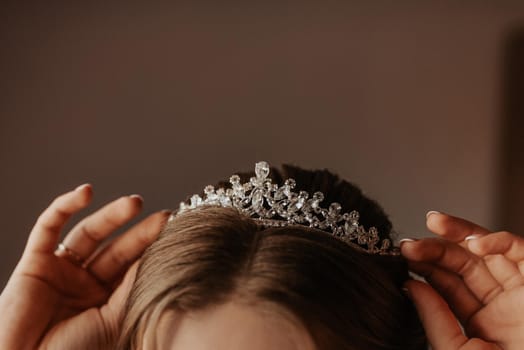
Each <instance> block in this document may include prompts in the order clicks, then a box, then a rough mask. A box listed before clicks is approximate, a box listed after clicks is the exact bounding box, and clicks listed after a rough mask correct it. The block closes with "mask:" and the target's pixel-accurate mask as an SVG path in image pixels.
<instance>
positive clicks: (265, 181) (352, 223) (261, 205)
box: [170, 162, 400, 255]
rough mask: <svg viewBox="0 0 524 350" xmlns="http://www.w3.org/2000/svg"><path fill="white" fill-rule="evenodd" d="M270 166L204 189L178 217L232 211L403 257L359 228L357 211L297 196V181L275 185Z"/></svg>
mask: <svg viewBox="0 0 524 350" xmlns="http://www.w3.org/2000/svg"><path fill="white" fill-rule="evenodd" d="M269 171H270V167H269V164H268V163H266V162H258V163H256V165H255V174H256V176H255V177H252V178H251V179H250V180H249V182H247V183H241V182H240V177H239V176H238V175H233V176H231V178H230V179H229V182H230V183H231V188H228V189H224V188H218V189H215V188H214V187H213V186H211V185H209V186H206V187H205V188H204V196H203V197H201V196H199V195H197V194H195V195H193V196H192V197H191V199H190V201H189V203H185V202H182V203H180V207H179V208H178V211H177V212H176V213H174V214H173V215H172V216H171V218H170V219H173V218H174V216H176V215H177V214H178V213H183V212H185V211H187V210H191V209H195V208H198V207H202V206H219V207H232V208H236V209H237V210H238V211H240V212H241V213H243V214H244V215H247V216H248V217H250V218H252V219H253V220H255V221H257V222H258V223H259V224H260V225H261V226H263V227H284V226H291V225H303V226H307V227H311V228H314V229H318V230H322V231H325V232H327V233H330V234H331V235H333V236H334V237H336V238H338V239H340V240H342V241H344V242H345V243H347V244H348V245H350V246H352V247H353V248H355V249H357V250H360V251H364V252H366V253H369V254H379V255H399V254H400V251H399V249H398V248H397V247H394V246H393V245H392V242H391V240H390V239H380V237H379V235H378V231H377V229H376V228H375V227H370V228H369V229H367V230H366V229H365V228H364V227H363V226H362V225H360V224H359V222H358V220H359V218H360V214H359V213H358V211H356V210H353V211H351V212H349V213H341V211H342V207H341V205H340V204H339V203H336V202H333V203H331V204H329V206H328V207H327V208H325V207H322V206H321V205H320V203H321V202H322V201H323V200H324V194H323V193H322V192H315V193H313V194H312V195H311V197H310V195H309V193H308V192H306V191H300V192H298V193H296V192H294V191H293V189H294V188H295V186H296V182H295V180H294V179H291V178H290V179H287V180H286V181H285V182H284V184H283V185H282V186H279V185H277V184H274V183H273V182H272V180H271V178H270V177H269Z"/></svg>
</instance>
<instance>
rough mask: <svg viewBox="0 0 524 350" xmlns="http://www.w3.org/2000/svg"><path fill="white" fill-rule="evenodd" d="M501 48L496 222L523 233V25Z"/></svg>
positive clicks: (506, 228) (511, 34)
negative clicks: (499, 144)
mask: <svg viewBox="0 0 524 350" xmlns="http://www.w3.org/2000/svg"><path fill="white" fill-rule="evenodd" d="M504 50H505V51H504V57H503V89H502V91H503V96H502V103H503V104H502V108H503V111H502V118H503V123H502V124H501V125H502V135H501V169H500V174H501V176H500V181H501V183H500V190H501V191H500V199H499V205H498V213H497V214H498V215H497V216H498V220H497V222H498V223H499V224H500V228H503V229H504V230H508V231H512V232H516V233H520V234H522V235H524V215H523V214H524V118H523V117H524V26H522V25H521V26H519V27H517V29H514V30H513V31H511V32H510V33H509V35H508V37H507V39H506V42H505V47H504Z"/></svg>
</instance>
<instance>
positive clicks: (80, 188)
mask: <svg viewBox="0 0 524 350" xmlns="http://www.w3.org/2000/svg"><path fill="white" fill-rule="evenodd" d="M90 186H91V184H88V183H87V184H83V185H80V186H78V187H77V188H75V191H82V190H83V189H84V188H87V187H90Z"/></svg>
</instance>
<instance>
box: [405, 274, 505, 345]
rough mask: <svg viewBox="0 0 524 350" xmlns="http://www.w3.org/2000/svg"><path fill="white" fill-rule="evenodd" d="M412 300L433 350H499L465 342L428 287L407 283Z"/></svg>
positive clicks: (444, 305) (474, 341)
mask: <svg viewBox="0 0 524 350" xmlns="http://www.w3.org/2000/svg"><path fill="white" fill-rule="evenodd" d="M404 286H405V287H406V288H407V290H408V294H409V297H410V298H411V299H412V300H413V303H414V304H415V307H416V308H417V312H418V315H419V318H420V321H421V322H422V325H423V326H424V330H425V331H426V336H427V337H428V341H429V343H430V344H431V346H432V349H433V350H495V349H497V350H500V348H499V347H498V346H496V345H495V344H492V343H487V342H485V341H483V340H481V339H478V338H476V339H468V338H467V337H466V336H465V335H464V333H463V332H462V329H461V328H460V325H459V323H458V321H457V319H456V318H455V316H454V315H453V313H452V312H451V310H450V309H449V306H448V304H447V303H446V302H445V301H444V299H442V297H441V296H440V295H439V294H438V293H437V292H436V291H435V290H434V289H433V288H431V287H430V286H429V285H428V284H426V283H422V282H419V281H413V280H410V281H408V282H406V284H405V285H404Z"/></svg>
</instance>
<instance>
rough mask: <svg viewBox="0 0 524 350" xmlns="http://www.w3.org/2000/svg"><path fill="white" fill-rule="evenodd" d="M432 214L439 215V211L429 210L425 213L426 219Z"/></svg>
mask: <svg viewBox="0 0 524 350" xmlns="http://www.w3.org/2000/svg"><path fill="white" fill-rule="evenodd" d="M433 214H440V211H436V210H430V211H428V212H427V213H426V219H428V218H429V217H430V216H431V215H433Z"/></svg>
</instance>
